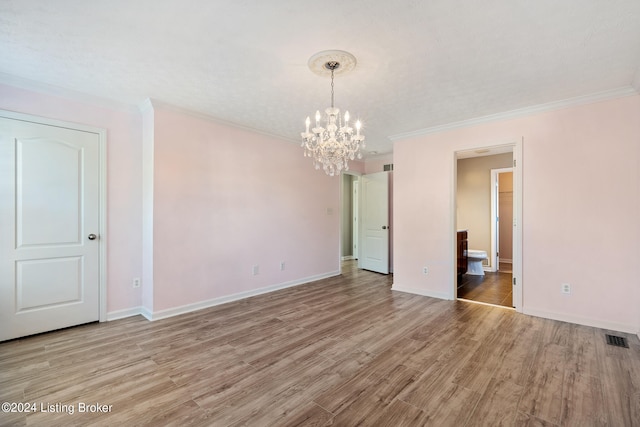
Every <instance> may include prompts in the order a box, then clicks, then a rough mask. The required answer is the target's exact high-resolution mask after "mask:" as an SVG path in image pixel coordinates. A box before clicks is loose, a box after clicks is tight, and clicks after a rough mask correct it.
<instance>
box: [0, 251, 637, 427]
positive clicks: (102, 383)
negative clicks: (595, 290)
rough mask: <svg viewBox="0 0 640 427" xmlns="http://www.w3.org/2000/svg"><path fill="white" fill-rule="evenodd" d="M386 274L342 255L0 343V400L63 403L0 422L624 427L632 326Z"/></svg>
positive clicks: (631, 386)
mask: <svg viewBox="0 0 640 427" xmlns="http://www.w3.org/2000/svg"><path fill="white" fill-rule="evenodd" d="M391 282H392V278H391V276H382V275H378V274H375V273H370V272H365V271H359V270H357V269H356V268H354V264H353V262H350V263H346V264H345V267H344V270H343V275H342V276H341V277H336V278H332V279H327V280H322V281H319V282H315V283H311V284H308V285H303V286H298V287H295V288H290V289H287V290H283V291H278V292H273V293H270V294H266V295H262V296H258V297H254V298H250V299H246V300H242V301H237V302H233V303H229V304H225V305H221V306H217V307H214V308H211V309H206V310H201V311H198V312H195V313H190V314H187V315H182V316H177V317H174V318H170V319H166V320H161V321H155V322H149V321H147V320H145V319H143V318H142V317H133V318H128V319H123V320H119V321H114V322H108V323H103V324H91V325H85V326H80V327H76V328H71V329H67V330H61V331H57V332H52V333H48V334H43V335H38V336H33V337H30V338H25V339H21V340H16V341H10V342H6V343H2V344H0V400H1V401H3V402H4V401H9V402H35V403H37V405H40V404H41V403H45V404H47V403H48V404H49V405H55V404H56V403H58V404H66V405H71V406H73V408H74V410H75V412H74V414H73V415H70V414H67V413H55V412H51V411H50V412H40V411H38V412H35V413H31V414H29V415H26V416H25V415H23V414H7V413H0V425H42V426H51V425H91V424H95V425H127V426H128V425H154V426H155V425H176V426H182V425H205V426H206V425H213V426H236V425H250V426H269V425H275V426H296V425H307V426H323V425H336V426H354V425H363V426H394V427H395V426H419V425H434V426H479V425H485V426H498V425H505V426H560V425H561V426H580V427H584V426H592V425H593V426H599V425H602V426H605V425H606V426H634V425H640V343H639V342H638V339H637V337H635V336H634V335H626V334H622V335H623V336H625V337H626V338H628V340H629V343H630V346H631V348H629V349H624V348H618V347H612V346H608V345H606V342H605V337H604V333H605V331H604V330H600V329H595V328H590V327H584V326H577V325H573V324H568V323H562V322H557V321H551V320H545V319H540V318H535V317H528V316H525V315H521V314H518V313H516V312H514V311H513V310H508V309H503V308H499V307H490V306H484V305H479V304H474V303H469V302H464V301H443V300H437V299H432V298H427V297H421V296H417V295H411V294H405V293H400V292H392V291H391V290H390V287H391ZM619 335H620V334H619ZM81 402H82V403H89V404H95V403H100V404H103V405H111V411H110V412H109V413H106V414H101V413H78V409H79V406H80V403H81ZM67 407H69V406H67ZM54 409H55V408H54Z"/></svg>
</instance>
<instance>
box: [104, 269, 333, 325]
mask: <svg viewBox="0 0 640 427" xmlns="http://www.w3.org/2000/svg"><path fill="white" fill-rule="evenodd" d="M338 275H340V272H339V271H332V272H329V273H324V274H319V275H316V276H310V277H305V278H303V279H298V280H292V281H290V282H284V283H279V284H277V285H272V286H267V287H264V288H259V289H254V290H252V291H246V292H240V293H237V294H232V295H226V296H223V297H218V298H213V299H210V300H206V301H198V302H195V303H192V304H186V305H182V306H179V307H172V308H167V309H165V310H159V311H150V310H149V309H147V308H146V307H133V308H129V309H125V310H117V311H113V312H111V313H107V320H116V319H122V318H124V317H130V316H136V315H142V316H144V317H145V318H146V319H147V320H151V321H153V320H160V319H166V318H167V317H173V316H178V315H180V314H186V313H191V312H192V311H196V310H202V309H203V308H209V307H213V306H216V305H220V304H224V303H227V302H232V301H237V300H240V299H244V298H249V297H253V296H256V295H261V294H266V293H269V292H274V291H278V290H280V289H286V288H291V287H293V286H299V285H304V284H306V283H310V282H315V281H316V280H321V279H326V278H329V277H334V276H338Z"/></svg>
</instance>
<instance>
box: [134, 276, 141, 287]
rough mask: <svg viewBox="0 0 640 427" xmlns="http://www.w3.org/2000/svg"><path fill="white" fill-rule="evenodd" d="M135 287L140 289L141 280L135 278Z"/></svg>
mask: <svg viewBox="0 0 640 427" xmlns="http://www.w3.org/2000/svg"><path fill="white" fill-rule="evenodd" d="M133 287H134V288H139V287H140V278H139V277H135V278H134V279H133Z"/></svg>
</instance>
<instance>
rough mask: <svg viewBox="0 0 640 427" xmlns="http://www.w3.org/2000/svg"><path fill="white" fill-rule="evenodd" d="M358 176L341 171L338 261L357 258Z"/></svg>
mask: <svg viewBox="0 0 640 427" xmlns="http://www.w3.org/2000/svg"><path fill="white" fill-rule="evenodd" d="M359 178H360V175H358V174H357V173H351V172H343V173H342V175H341V180H342V182H341V191H340V195H341V196H340V197H341V200H340V261H341V262H342V261H348V260H356V259H358V249H359V248H358V215H359V214H358V208H359V200H360V197H359V183H360V181H359Z"/></svg>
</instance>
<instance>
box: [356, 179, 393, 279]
mask: <svg viewBox="0 0 640 427" xmlns="http://www.w3.org/2000/svg"><path fill="white" fill-rule="evenodd" d="M389 173H390V171H381V172H373V173H370V174H364V175H362V176H361V178H360V179H359V187H358V189H359V190H360V196H359V202H358V203H359V209H358V221H359V224H358V228H359V232H358V233H359V234H358V245H359V246H360V248H359V249H358V268H361V269H365V270H366V268H365V267H364V261H363V259H364V257H363V253H366V251H365V250H364V248H365V246H366V245H365V244H364V243H363V242H364V240H365V239H366V237H367V233H366V232H365V229H364V226H365V224H364V221H363V219H362V217H363V211H365V210H366V203H365V201H366V199H365V192H366V191H365V186H364V185H363V184H364V180H365V179H367V177H371V176H373V175H380V176H382V175H384V177H385V185H386V191H387V203H386V206H385V209H386V211H387V220H386V224H385V225H383V226H382V227H383V229H384V230H385V233H386V236H387V242H386V243H387V244H386V253H387V262H386V268H383V269H382V271H378V270H369V271H375V272H377V273H381V274H389V273H391V268H390V267H391V262H390V261H391V259H390V255H391V242H392V241H391V231H390V230H391V226H390V223H389V220H390V219H391V215H390V214H389V206H390V205H389V203H390V199H389V194H390V192H389V188H390V185H389Z"/></svg>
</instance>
